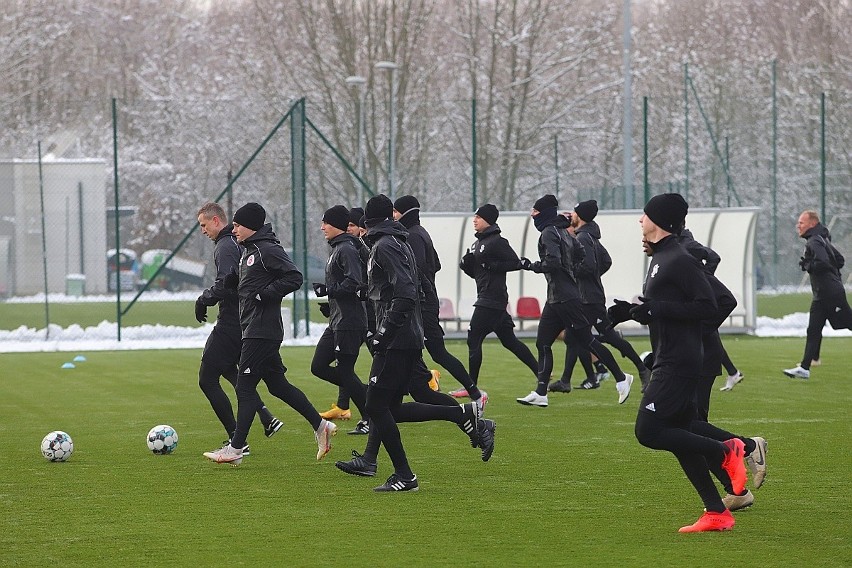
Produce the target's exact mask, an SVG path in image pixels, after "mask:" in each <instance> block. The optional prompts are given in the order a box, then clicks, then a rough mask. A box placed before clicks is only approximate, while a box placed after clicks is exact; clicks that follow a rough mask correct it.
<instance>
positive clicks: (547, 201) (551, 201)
mask: <svg viewBox="0 0 852 568" xmlns="http://www.w3.org/2000/svg"><path fill="white" fill-rule="evenodd" d="M550 207H559V201H558V200H557V199H556V196H555V195H553V194H551V193H548V194H547V195H545V196H544V197H542V198H541V199H539V200H538V201H536V202H535V203H534V204H533V209H535V210H536V211H544V210H545V209H549V208H550Z"/></svg>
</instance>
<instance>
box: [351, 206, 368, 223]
mask: <svg viewBox="0 0 852 568" xmlns="http://www.w3.org/2000/svg"><path fill="white" fill-rule="evenodd" d="M363 216H364V208H363V207H353V208H352V209H350V210H349V222H350V223H352V224H353V225H357V224H358V223H359V222H360V221H361V217H363Z"/></svg>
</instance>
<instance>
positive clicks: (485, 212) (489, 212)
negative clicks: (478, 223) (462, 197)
mask: <svg viewBox="0 0 852 568" xmlns="http://www.w3.org/2000/svg"><path fill="white" fill-rule="evenodd" d="M476 214H477V215H479V216H480V217H482V220H483V221H485V222H486V223H488V224H489V225H493V224H494V223H496V222H497V217H499V216H500V212H499V211H498V210H497V207H495V206H494V205H491V204H490V203H486V204H485V205H483V206H482V207H480V208H479V209H477V210H476Z"/></svg>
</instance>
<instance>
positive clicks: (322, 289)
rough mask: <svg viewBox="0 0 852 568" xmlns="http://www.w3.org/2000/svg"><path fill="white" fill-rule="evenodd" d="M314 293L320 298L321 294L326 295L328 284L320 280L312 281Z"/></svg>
mask: <svg viewBox="0 0 852 568" xmlns="http://www.w3.org/2000/svg"><path fill="white" fill-rule="evenodd" d="M313 287H314V294H316V295H317V298H322V297H323V296H328V286H326V285H325V284H323V283H322V282H314V283H313Z"/></svg>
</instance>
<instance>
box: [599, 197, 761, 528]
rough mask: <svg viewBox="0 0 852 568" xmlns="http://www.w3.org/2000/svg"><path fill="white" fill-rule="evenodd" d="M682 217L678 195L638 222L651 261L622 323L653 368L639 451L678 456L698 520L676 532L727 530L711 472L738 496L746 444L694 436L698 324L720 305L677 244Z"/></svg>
mask: <svg viewBox="0 0 852 568" xmlns="http://www.w3.org/2000/svg"><path fill="white" fill-rule="evenodd" d="M687 210H688V205H687V203H686V201H685V200H684V199H683V197H681V195H680V194H677V193H667V194H663V195H657V196H655V197H653V198H652V199H651V200H650V201H648V203H647V204H646V205H645V212H644V214H643V215H642V217H641V218H640V220H639V223H640V225H641V227H642V237H643V241H644V242H646V243H647V246H648V248H649V249H650V250H651V251H652V252H653V256H652V258H651V262H650V264H649V266H648V273H647V275H646V277H645V284H644V287H643V291H642V292H643V303H642V304H638V305H632V306H631V307H630V308H629V312H628V313H629V315H628V316H627V317H628V318H629V319H634V320H635V321H637V322H639V323H641V324H645V325H648V327H649V330H650V333H651V346H652V349H653V352H654V363H653V368H652V375H651V381H650V383H649V384H648V387H647V388H646V389H645V394H644V396H643V397H642V402H641V403H640V408H639V413H638V416H637V418H636V428H635V431H636V432H635V433H636V439H637V440H638V441H639V443H640V444H642V445H643V446H646V447H648V448H652V449H656V450H667V451H669V452H671V453H673V454H674V455H675V457H677V459H678V462H679V463H680V465H681V467H682V468H683V471H684V473H685V474H686V477H687V478H688V479H689V481H690V482H691V483H692V485H693V487H695V489H696V491H697V492H698V494H699V496H700V497H701V500H702V501H703V503H704V507H705V513H704V515H702V516H701V517H700V518H699V519H698V521H697V522H695V523H694V524H692V525H688V526H685V527H682V528H681V529H680V532H703V531H719V530H729V529H731V528H732V527H733V526H734V518H733V516H732V515H731V513H730V511H729V510H728V509H727V508H726V507H725V504H724V503H723V502H722V498H721V497H720V496H719V492H718V490H717V489H716V486H715V484H714V483H713V480H712V478H711V477H710V469H711V468H713V467H717V466H720V467H721V469H723V470H724V471H725V473H726V474H727V475H728V476H729V477H730V480H731V484H732V490H733V491H734V493H735V494H740V493H741V492H742V491H743V490H744V489H745V483H746V471H745V465H744V463H743V459H744V448H745V445H744V443H743V441H742V440H740V439H738V438H734V439H730V440H727V441H724V442H722V441H719V440H716V439H713V438H711V437H708V436H703V435H701V434H698V433H696V432H693V431H692V424H693V422H694V421H695V420H696V417H697V410H696V404H695V394H696V387H697V384H698V379H699V376H700V375H701V371H702V364H703V346H702V341H703V338H702V325H703V322H704V321H706V320H710V319H713V318H715V317H717V316H718V305H717V304H716V300H715V295H714V293H713V290H712V288H711V287H710V284H709V283H708V281H707V277H706V275H705V273H704V270H703V268H702V266H701V264H700V262H699V261H698V260H697V259H696V258H694V257H693V256H692V255H690V254H689V253H688V252H686V250H684V248H683V247H682V246H681V245H680V243H678V240H677V236H676V233H677V232H678V231H680V229H681V228H682V227H683V225H684V219H685V217H686V213H687ZM613 321H615V322H616V323H619V322H620V321H624V319H621V318H615V319H614V320H613Z"/></svg>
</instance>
